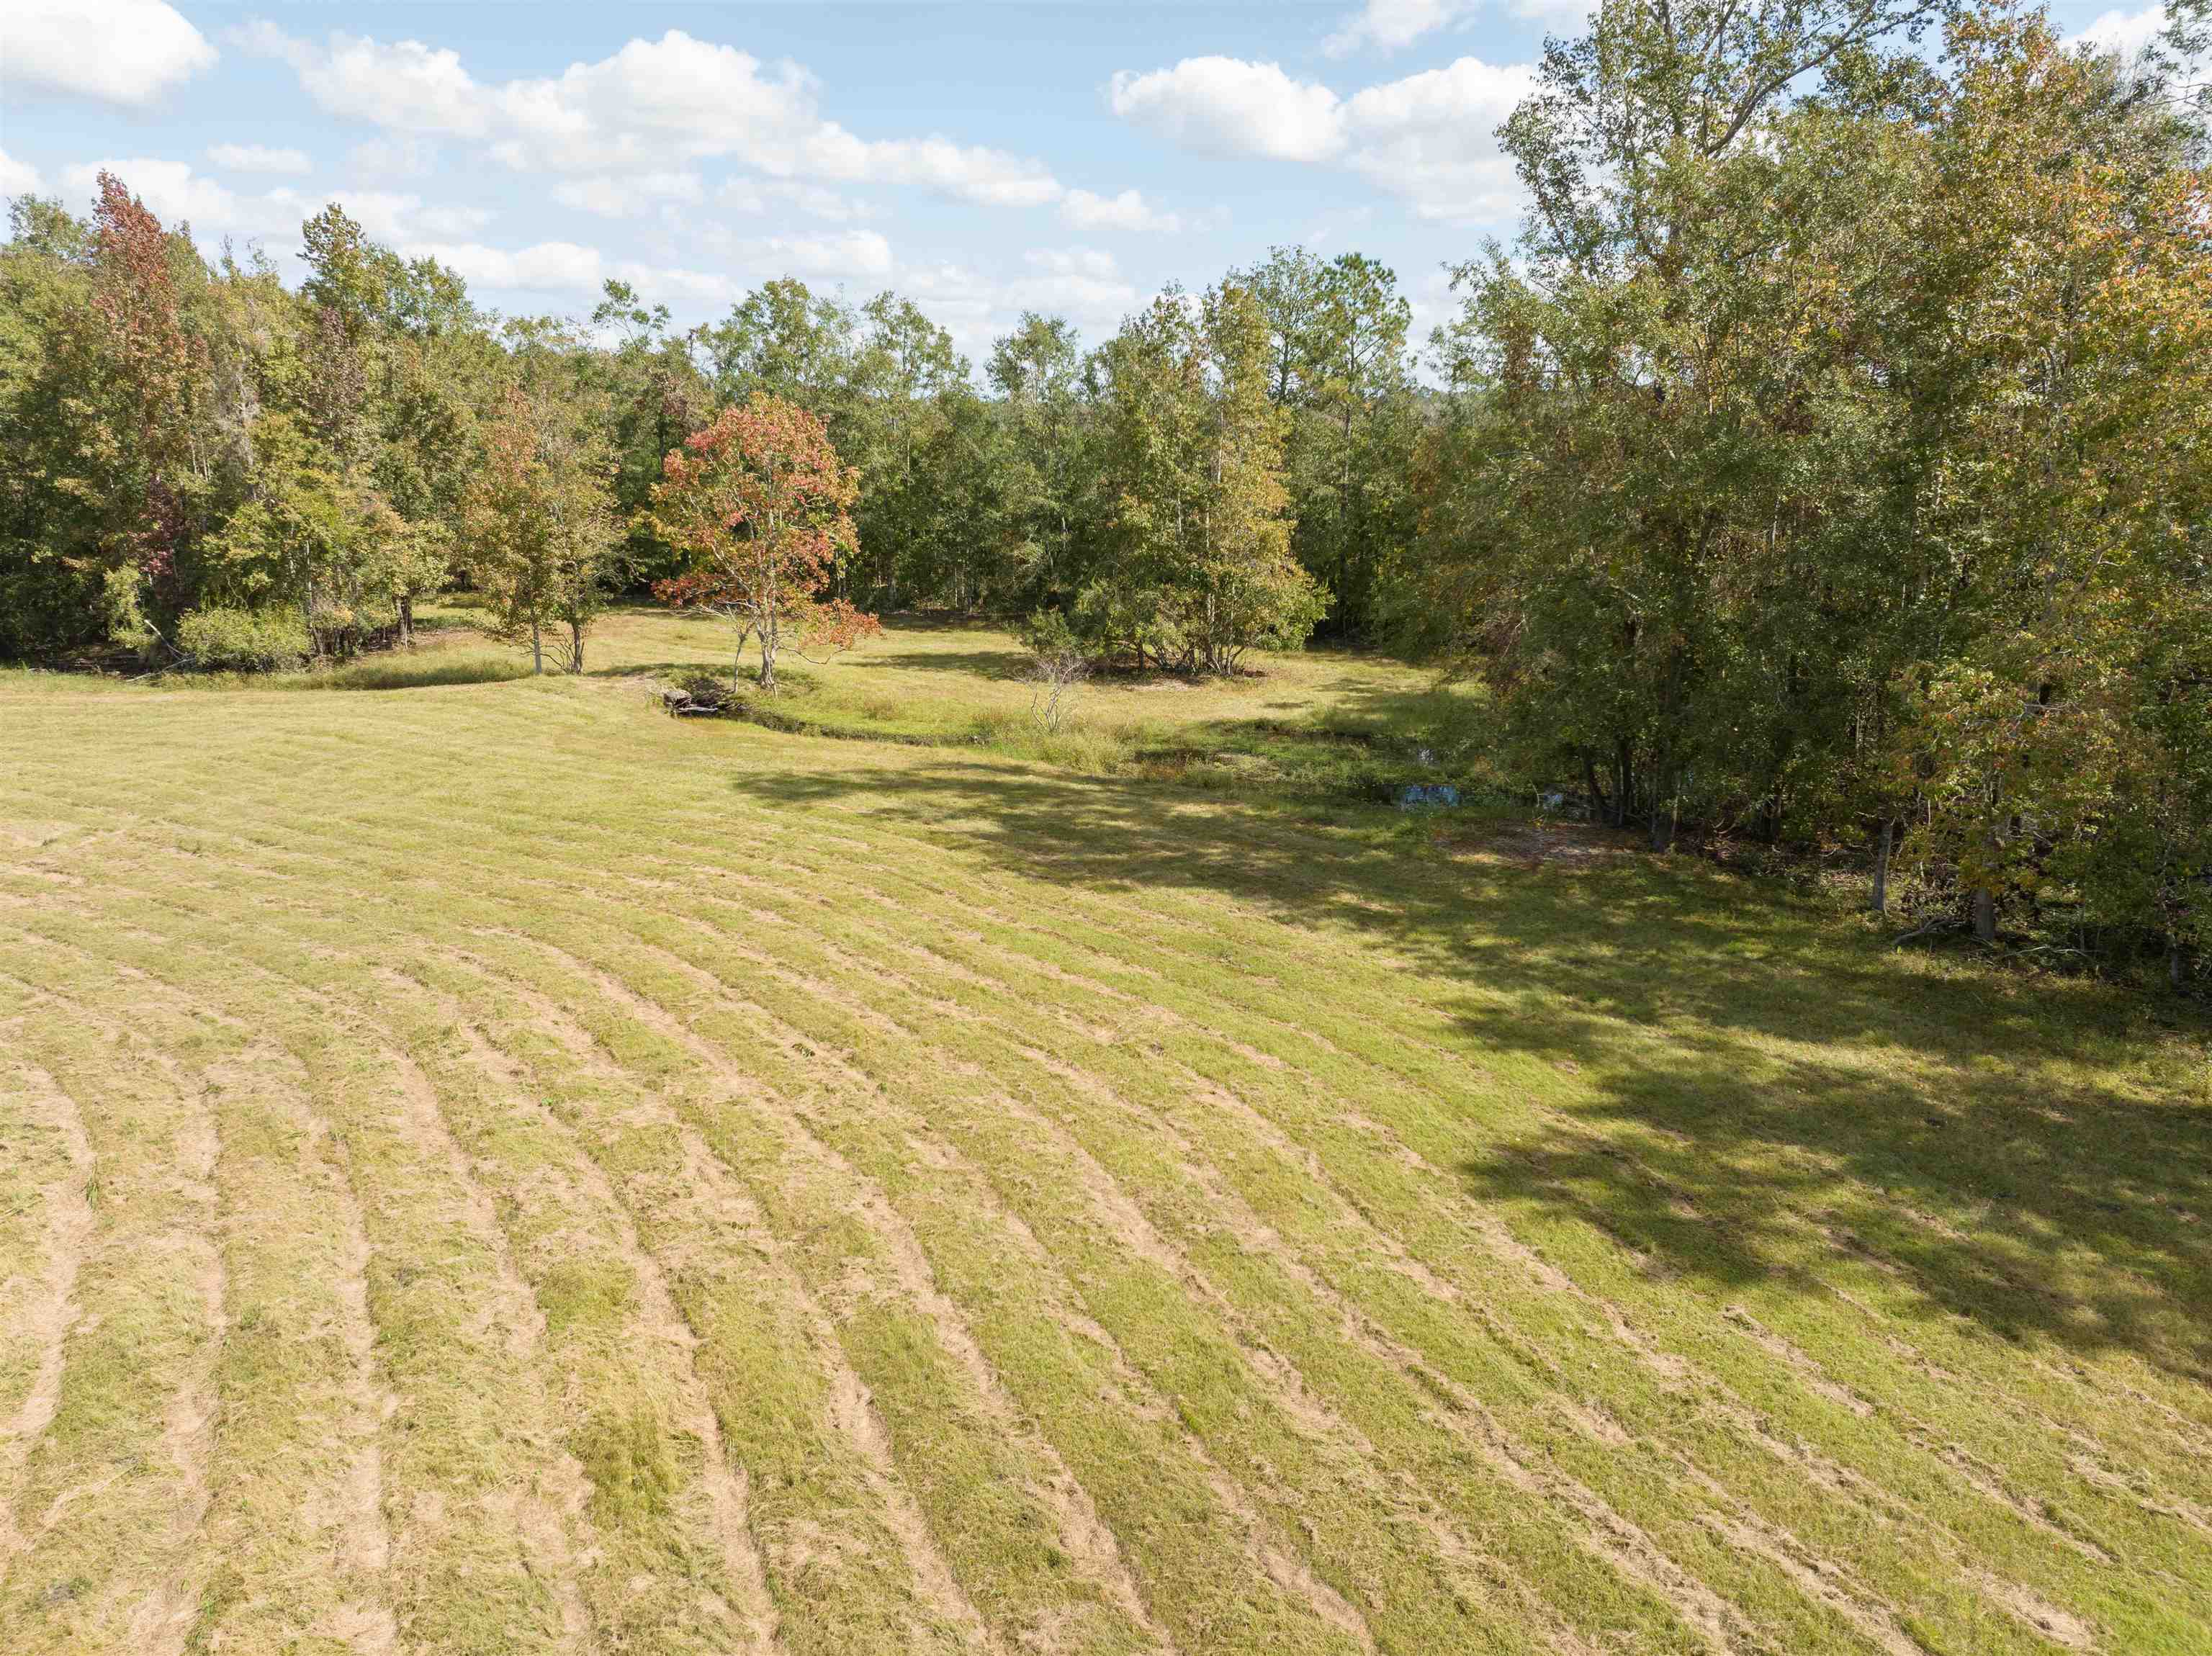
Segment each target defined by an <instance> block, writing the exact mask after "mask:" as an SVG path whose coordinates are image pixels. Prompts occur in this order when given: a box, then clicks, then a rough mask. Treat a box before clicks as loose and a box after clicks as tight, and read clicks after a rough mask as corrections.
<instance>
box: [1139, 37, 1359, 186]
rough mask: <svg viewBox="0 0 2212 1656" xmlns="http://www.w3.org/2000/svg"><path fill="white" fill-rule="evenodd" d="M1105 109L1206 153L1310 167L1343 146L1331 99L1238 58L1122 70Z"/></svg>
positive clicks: (1321, 89) (1272, 68)
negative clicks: (1307, 163) (1137, 71)
mask: <svg viewBox="0 0 2212 1656" xmlns="http://www.w3.org/2000/svg"><path fill="white" fill-rule="evenodd" d="M1107 103H1108V105H1109V107H1111V108H1112V110H1113V112H1115V114H1116V115H1119V116H1120V117H1121V118H1122V119H1123V120H1125V121H1132V122H1134V123H1136V124H1138V125H1140V126H1146V127H1150V128H1151V129H1152V130H1153V131H1155V132H1158V133H1159V134H1160V135H1161V136H1164V137H1166V138H1168V139H1169V140H1170V141H1171V142H1173V143H1176V144H1179V145H1181V146H1182V148H1184V149H1194V150H1198V151H1200V152H1201V153H1204V154H1209V155H1265V156H1268V157H1270V158H1272V159H1273V160H1276V161H1321V160H1323V159H1325V158H1327V157H1328V156H1330V155H1334V154H1335V153H1336V151H1337V150H1338V149H1340V148H1342V146H1343V143H1344V117H1343V111H1342V108H1341V106H1340V104H1339V102H1338V100H1337V96H1336V94H1334V92H1331V91H1330V90H1329V89H1328V88H1327V87H1325V86H1317V85H1315V84H1314V83H1313V82H1308V81H1297V80H1293V79H1291V76H1288V75H1285V73H1284V72H1283V70H1282V69H1281V67H1280V66H1279V65H1278V64H1254V63H1247V62H1245V61H1244V60H1243V58H1184V59H1183V60H1182V62H1181V63H1179V64H1176V66H1175V67H1174V68H1172V69H1156V70H1152V72H1151V73H1150V74H1147V75H1133V74H1131V73H1129V72H1128V71H1127V70H1121V72H1119V73H1117V74H1116V75H1115V76H1114V79H1113V82H1112V83H1111V84H1110V86H1109V88H1108V90H1107Z"/></svg>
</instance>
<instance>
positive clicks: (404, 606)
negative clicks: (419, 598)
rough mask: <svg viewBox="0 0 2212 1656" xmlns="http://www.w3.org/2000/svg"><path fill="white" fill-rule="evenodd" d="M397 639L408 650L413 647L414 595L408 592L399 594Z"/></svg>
mask: <svg viewBox="0 0 2212 1656" xmlns="http://www.w3.org/2000/svg"><path fill="white" fill-rule="evenodd" d="M399 641H400V642H401V643H402V644H404V645H405V646H407V647H408V648H409V649H410V650H411V649H413V648H414V647H415V597H414V595H413V594H412V593H410V592H402V593H401V594H400V595H399Z"/></svg>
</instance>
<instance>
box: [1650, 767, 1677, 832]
mask: <svg viewBox="0 0 2212 1656" xmlns="http://www.w3.org/2000/svg"><path fill="white" fill-rule="evenodd" d="M1672 792H1673V790H1672V789H1671V788H1670V787H1669V786H1668V781H1667V774H1666V773H1665V772H1664V771H1662V770H1661V769H1659V768H1658V767H1656V766H1655V767H1653V768H1652V772H1651V849H1652V850H1654V851H1665V850H1667V849H1668V847H1669V846H1672V845H1673V844H1674V812H1675V804H1674V800H1673V798H1671V794H1672Z"/></svg>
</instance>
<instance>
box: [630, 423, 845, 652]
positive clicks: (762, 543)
mask: <svg viewBox="0 0 2212 1656" xmlns="http://www.w3.org/2000/svg"><path fill="white" fill-rule="evenodd" d="M660 470H661V478H660V481H659V482H657V483H655V484H654V485H653V507H652V510H651V511H650V512H649V513H647V518H648V519H649V520H650V522H651V523H652V525H653V528H654V530H655V531H658V532H659V535H660V536H661V537H662V538H663V539H664V540H665V541H667V542H668V543H670V544H671V545H672V546H675V547H677V548H678V549H681V550H682V551H683V552H684V554H685V555H686V557H687V558H688V560H689V561H690V568H689V569H688V570H687V571H686V572H685V573H684V574H682V575H679V576H678V577H677V578H676V579H673V580H664V581H660V582H659V583H657V584H656V585H654V587H653V593H654V595H655V596H656V597H659V599H660V600H661V601H662V602H663V603H665V604H681V605H686V606H689V607H690V608H693V609H697V610H707V611H708V612H710V613H712V614H714V615H717V616H722V617H723V618H725V619H726V620H728V621H729V622H732V624H733V625H734V626H735V627H736V628H737V632H738V641H737V647H736V650H735V652H734V659H735V660H736V661H737V662H738V663H742V662H743V661H744V651H745V640H747V639H748V638H757V639H758V640H760V652H761V669H760V686H761V688H762V689H763V691H773V690H774V689H775V656H776V651H777V649H778V648H779V647H780V646H781V645H782V643H783V642H784V641H785V640H786V638H787V636H789V637H790V638H792V639H794V640H801V641H803V643H805V644H811V645H814V646H827V647H829V649H831V650H833V651H834V650H843V649H848V648H850V647H851V646H852V645H853V644H854V643H855V642H856V641H857V640H860V639H861V638H862V637H865V636H866V635H867V634H871V633H876V632H880V631H881V630H882V628H881V627H880V626H879V625H878V622H877V621H876V618H875V617H874V616H868V615H863V614H861V613H860V611H859V610H855V609H854V607H853V606H852V605H851V604H848V602H846V601H845V600H844V599H842V598H832V597H827V596H825V595H826V594H827V592H828V591H829V587H830V585H831V584H832V582H833V580H834V579H835V578H836V570H837V560H838V557H839V556H840V555H852V554H854V553H856V552H858V551H859V550H860V535H859V533H858V531H855V530H854V527H853V516H852V513H853V503H854V500H856V499H858V498H859V495H860V474H859V473H858V472H857V471H855V470H854V469H853V468H852V467H851V466H848V465H847V464H844V463H843V462H842V460H840V459H839V458H837V451H836V448H835V447H834V446H831V444H830V441H829V434H828V433H826V432H824V431H823V428H822V422H820V421H819V420H817V419H816V418H815V417H814V416H812V415H811V414H809V413H808V412H807V411H806V410H805V409H802V408H798V407H795V406H794V405H793V404H792V403H787V402H785V401H783V400H782V399H781V397H769V396H767V395H765V394H764V393H761V394H756V395H755V396H754V397H753V399H752V401H751V402H750V403H746V404H745V406H744V407H743V408H741V409H724V410H723V411H722V414H721V416H720V418H719V419H717V420H716V421H715V422H714V424H712V425H710V426H708V427H707V428H705V429H704V430H702V431H696V432H694V433H693V434H691V435H690V436H689V437H687V438H685V439H684V445H683V446H682V447H680V448H678V449H675V450H672V451H671V452H670V453H669V455H668V457H667V458H666V459H665V460H664V461H662V462H661V468H660ZM801 653H802V654H803V653H805V651H804V649H803V648H802V649H801Z"/></svg>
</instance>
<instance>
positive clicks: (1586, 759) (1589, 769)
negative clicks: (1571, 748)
mask: <svg viewBox="0 0 2212 1656" xmlns="http://www.w3.org/2000/svg"><path fill="white" fill-rule="evenodd" d="M1583 787H1584V788H1586V789H1588V790H1589V798H1590V815H1589V819H1590V821H1591V822H1603V821H1605V819H1606V815H1607V806H1606V798H1605V790H1604V789H1603V788H1601V787H1600V786H1598V785H1597V761H1595V760H1594V759H1592V758H1591V757H1590V753H1589V749H1588V748H1585V749H1583Z"/></svg>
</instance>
